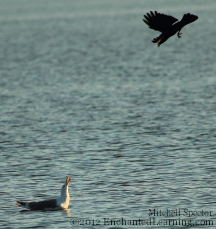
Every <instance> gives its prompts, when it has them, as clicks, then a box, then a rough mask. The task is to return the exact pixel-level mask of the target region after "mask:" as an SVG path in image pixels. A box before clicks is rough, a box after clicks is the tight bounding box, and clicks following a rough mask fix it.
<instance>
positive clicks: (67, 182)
mask: <svg viewBox="0 0 216 229" xmlns="http://www.w3.org/2000/svg"><path fill="white" fill-rule="evenodd" d="M70 181H71V178H70V177H69V176H68V177H67V178H66V184H67V185H69V183H70Z"/></svg>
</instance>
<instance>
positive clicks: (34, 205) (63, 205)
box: [16, 176, 71, 210]
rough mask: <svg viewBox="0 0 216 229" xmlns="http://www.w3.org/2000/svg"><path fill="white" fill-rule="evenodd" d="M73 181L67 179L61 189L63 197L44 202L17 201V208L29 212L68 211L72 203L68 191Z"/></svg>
mask: <svg viewBox="0 0 216 229" xmlns="http://www.w3.org/2000/svg"><path fill="white" fill-rule="evenodd" d="M70 181H71V178H69V176H68V177H67V179H66V182H65V184H64V185H63V186H62V188H61V196H59V197H57V198H55V199H50V200H43V201H17V204H16V206H19V207H24V208H27V209H29V210H58V209H67V208H68V206H69V203H70V195H69V191H68V185H69V183H70Z"/></svg>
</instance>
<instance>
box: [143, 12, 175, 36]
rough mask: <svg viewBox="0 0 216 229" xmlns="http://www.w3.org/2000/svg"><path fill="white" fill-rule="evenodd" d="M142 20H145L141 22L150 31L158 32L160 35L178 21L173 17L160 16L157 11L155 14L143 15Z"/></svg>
mask: <svg viewBox="0 0 216 229" xmlns="http://www.w3.org/2000/svg"><path fill="white" fill-rule="evenodd" d="M144 18H145V19H143V21H144V22H145V23H146V24H147V25H148V26H149V28H150V29H154V30H157V31H160V32H162V33H163V32H164V31H167V30H168V29H169V28H170V27H171V25H172V24H173V23H175V22H177V21H178V19H177V18H175V17H173V16H170V15H166V14H161V13H158V12H157V11H155V13H154V12H152V11H150V13H147V14H146V15H144Z"/></svg>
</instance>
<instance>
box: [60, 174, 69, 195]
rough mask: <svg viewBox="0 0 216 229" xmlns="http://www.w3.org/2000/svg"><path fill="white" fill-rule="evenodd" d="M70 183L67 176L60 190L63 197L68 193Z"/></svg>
mask: <svg viewBox="0 0 216 229" xmlns="http://www.w3.org/2000/svg"><path fill="white" fill-rule="evenodd" d="M70 181H71V178H70V177H69V176H68V177H67V178H66V181H65V183H64V184H63V186H62V188H61V195H65V194H67V193H68V185H69V183H70Z"/></svg>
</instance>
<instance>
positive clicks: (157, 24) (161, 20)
mask: <svg viewBox="0 0 216 229" xmlns="http://www.w3.org/2000/svg"><path fill="white" fill-rule="evenodd" d="M144 18H145V19H143V21H144V22H145V23H146V24H147V25H148V26H149V28H150V29H154V30H157V31H160V32H161V35H160V36H159V37H156V38H154V39H153V40H152V42H153V43H156V44H158V47H159V46H160V45H161V44H163V43H164V42H165V41H166V40H167V39H169V38H170V37H171V36H173V35H174V34H176V33H177V32H178V34H177V36H178V38H180V37H181V33H180V31H181V29H182V28H183V27H184V26H185V25H187V24H190V23H192V22H194V21H196V20H197V19H198V17H197V16H196V15H193V14H190V13H187V14H184V15H183V17H182V19H181V21H178V19H177V18H175V17H173V16H170V15H166V14H161V13H158V12H157V11H155V13H154V12H152V11H150V13H147V14H146V15H144Z"/></svg>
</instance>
